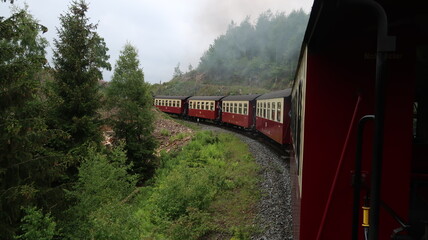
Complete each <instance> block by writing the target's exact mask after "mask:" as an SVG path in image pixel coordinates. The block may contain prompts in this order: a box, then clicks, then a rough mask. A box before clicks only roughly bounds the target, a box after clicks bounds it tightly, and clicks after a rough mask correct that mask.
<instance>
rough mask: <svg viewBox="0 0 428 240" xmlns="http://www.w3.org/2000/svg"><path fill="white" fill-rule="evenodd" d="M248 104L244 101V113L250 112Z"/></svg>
mask: <svg viewBox="0 0 428 240" xmlns="http://www.w3.org/2000/svg"><path fill="white" fill-rule="evenodd" d="M247 109H248V105H247V104H246V103H244V114H245V115H247V114H248V110H247Z"/></svg>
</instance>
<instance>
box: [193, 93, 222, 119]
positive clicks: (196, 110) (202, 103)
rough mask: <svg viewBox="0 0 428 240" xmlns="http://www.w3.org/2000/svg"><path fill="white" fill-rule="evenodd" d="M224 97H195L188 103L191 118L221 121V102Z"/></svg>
mask: <svg viewBox="0 0 428 240" xmlns="http://www.w3.org/2000/svg"><path fill="white" fill-rule="evenodd" d="M222 98H223V96H194V97H190V98H189V99H188V100H187V101H188V104H189V113H188V115H189V116H190V117H195V118H202V119H209V120H220V117H221V113H220V100H221V99H222Z"/></svg>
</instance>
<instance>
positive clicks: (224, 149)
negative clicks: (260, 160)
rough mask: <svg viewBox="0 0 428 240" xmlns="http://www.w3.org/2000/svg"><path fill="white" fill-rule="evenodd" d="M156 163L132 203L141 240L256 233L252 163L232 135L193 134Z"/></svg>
mask: <svg viewBox="0 0 428 240" xmlns="http://www.w3.org/2000/svg"><path fill="white" fill-rule="evenodd" d="M160 165H161V166H160V167H159V169H158V171H157V173H156V177H155V179H154V181H153V184H152V185H151V186H147V187H145V188H144V189H143V191H142V193H141V194H140V195H139V199H138V200H137V201H138V204H139V206H140V207H139V210H138V211H137V212H136V215H137V218H138V219H140V222H141V227H142V231H141V232H142V234H141V235H142V236H141V239H183V240H184V239H186V240H187V239H200V238H204V239H210V237H213V238H214V237H215V236H226V238H224V239H230V238H233V239H249V236H250V235H251V233H252V232H253V231H255V230H256V229H255V228H254V227H253V224H254V214H255V213H254V207H255V204H256V202H257V200H258V198H259V193H258V191H257V188H256V186H257V174H256V173H257V165H256V164H255V163H254V161H253V159H252V157H251V155H250V154H249V152H248V148H247V146H246V145H245V144H243V143H242V142H240V141H239V140H238V139H237V138H236V137H234V136H232V135H230V134H215V133H212V132H207V131H204V132H199V133H197V134H196V136H195V137H194V139H193V140H192V141H191V142H190V143H189V144H188V145H187V146H185V147H184V148H183V150H182V151H180V152H177V153H171V154H166V153H163V154H162V155H161V163H160ZM222 239H223V238H222Z"/></svg>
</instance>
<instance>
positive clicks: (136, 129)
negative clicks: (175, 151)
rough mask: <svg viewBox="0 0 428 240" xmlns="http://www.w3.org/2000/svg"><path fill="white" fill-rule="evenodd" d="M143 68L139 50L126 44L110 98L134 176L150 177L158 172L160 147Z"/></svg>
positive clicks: (116, 130) (114, 124) (116, 125)
mask: <svg viewBox="0 0 428 240" xmlns="http://www.w3.org/2000/svg"><path fill="white" fill-rule="evenodd" d="M139 65H140V63H139V60H138V53H137V50H136V49H135V47H133V46H132V45H131V44H126V45H125V47H124V49H123V50H122V51H121V54H120V56H119V59H118V61H117V63H116V66H115V70H114V74H113V78H112V80H111V82H110V84H109V87H108V89H107V97H108V102H109V108H110V112H111V113H112V116H111V123H112V126H113V130H114V132H115V134H116V137H117V140H119V141H120V140H124V142H125V150H126V152H127V156H128V161H129V162H130V163H132V164H133V167H132V170H133V172H134V173H138V174H140V175H150V173H151V172H152V171H153V169H154V161H153V151H154V148H155V147H156V143H155V139H154V137H153V136H152V131H153V127H154V126H153V120H154V118H153V111H152V102H153V100H152V96H151V95H150V91H149V84H148V83H146V82H144V74H143V70H142V69H141V68H140V66H139ZM146 177H147V176H146Z"/></svg>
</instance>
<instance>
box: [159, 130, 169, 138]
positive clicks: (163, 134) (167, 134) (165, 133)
mask: <svg viewBox="0 0 428 240" xmlns="http://www.w3.org/2000/svg"><path fill="white" fill-rule="evenodd" d="M160 134H161V135H162V136H164V137H167V136H169V135H171V132H170V131H169V130H168V129H165V128H162V129H161V131H160Z"/></svg>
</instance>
